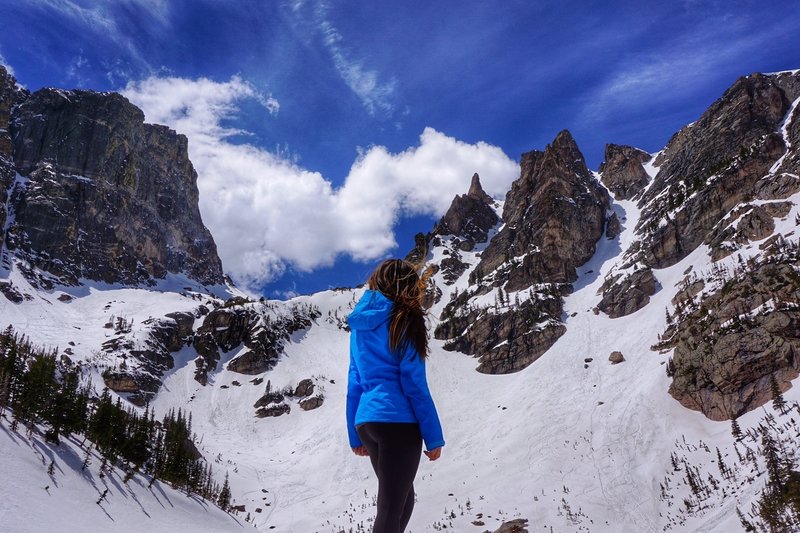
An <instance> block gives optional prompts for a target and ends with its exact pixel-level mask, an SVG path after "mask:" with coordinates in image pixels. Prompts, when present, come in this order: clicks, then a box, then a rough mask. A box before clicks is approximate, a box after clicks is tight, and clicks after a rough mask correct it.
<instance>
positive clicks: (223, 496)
mask: <svg viewBox="0 0 800 533" xmlns="http://www.w3.org/2000/svg"><path fill="white" fill-rule="evenodd" d="M217 505H218V506H219V508H220V509H222V510H223V511H227V510H228V509H229V508H230V505H231V486H230V484H229V483H228V473H227V472H226V473H225V483H223V484H222V490H221V491H219V496H218V497H217Z"/></svg>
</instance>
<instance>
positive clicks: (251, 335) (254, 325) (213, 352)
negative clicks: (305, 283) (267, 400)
mask: <svg viewBox="0 0 800 533" xmlns="http://www.w3.org/2000/svg"><path fill="white" fill-rule="evenodd" d="M270 305H271V304H260V303H259V304H255V303H254V304H249V303H248V304H242V305H232V306H230V307H223V308H220V309H215V310H214V311H211V312H210V313H209V314H208V315H206V317H205V318H204V320H203V324H202V326H200V327H199V328H198V329H197V334H196V335H195V338H194V346H195V349H196V350H197V353H198V354H199V355H200V357H198V358H197V359H196V360H195V364H196V365H197V370H196V372H195V379H196V380H197V381H198V382H199V383H201V384H203V385H205V384H206V383H207V381H208V373H209V372H210V371H212V370H214V369H215V368H216V367H217V363H218V362H219V358H220V350H221V351H222V352H229V351H231V350H233V349H234V348H236V347H238V346H240V345H244V346H245V347H246V348H247V350H246V351H244V352H243V353H241V354H239V355H237V356H236V357H235V358H233V359H232V360H231V361H230V362H229V363H228V365H227V367H226V368H227V369H228V370H231V371H233V372H239V373H240V374H249V375H252V374H260V373H262V372H266V371H267V370H269V369H270V368H272V367H273V366H274V365H275V363H277V361H278V357H279V355H280V353H281V351H282V350H283V346H284V343H285V342H286V341H288V340H289V338H290V335H291V334H292V333H294V332H296V331H300V330H302V329H305V328H308V327H310V326H311V323H312V320H314V319H316V318H318V317H319V316H320V313H319V310H318V309H317V308H316V307H313V306H310V305H295V306H290V307H289V308H288V309H286V310H285V311H284V310H279V309H278V308H273V307H270Z"/></svg>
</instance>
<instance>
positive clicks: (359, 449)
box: [353, 444, 369, 457]
mask: <svg viewBox="0 0 800 533" xmlns="http://www.w3.org/2000/svg"><path fill="white" fill-rule="evenodd" d="M353 453H354V454H356V455H358V456H359V457H367V456H369V452H368V451H367V447H366V446H364V445H363V444H362V445H361V446H356V447H355V448H353Z"/></svg>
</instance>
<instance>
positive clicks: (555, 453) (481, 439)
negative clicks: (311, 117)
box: [0, 195, 800, 533]
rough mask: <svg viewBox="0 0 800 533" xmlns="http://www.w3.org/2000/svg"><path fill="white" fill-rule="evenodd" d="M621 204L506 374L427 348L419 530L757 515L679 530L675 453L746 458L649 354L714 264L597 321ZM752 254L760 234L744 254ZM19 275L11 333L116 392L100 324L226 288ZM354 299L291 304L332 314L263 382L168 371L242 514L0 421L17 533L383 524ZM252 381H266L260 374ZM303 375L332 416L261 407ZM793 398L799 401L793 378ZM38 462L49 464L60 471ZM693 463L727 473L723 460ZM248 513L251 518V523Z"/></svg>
mask: <svg viewBox="0 0 800 533" xmlns="http://www.w3.org/2000/svg"><path fill="white" fill-rule="evenodd" d="M790 200H791V201H792V202H793V203H794V204H795V206H794V207H793V209H792V211H791V212H790V214H789V215H788V216H787V217H786V218H785V219H783V220H778V221H776V223H777V228H776V231H777V232H781V233H784V234H787V235H788V234H790V233H791V232H792V231H794V230H795V229H796V228H795V226H794V223H793V220H794V217H795V216H796V215H797V214H798V212H800V211H799V210H798V204H800V195H795V196H794V197H792V198H790ZM614 209H615V210H616V211H617V215H618V217H619V219H620V220H621V221H622V224H623V233H622V235H621V236H620V237H619V239H618V240H615V241H608V240H605V239H602V240H601V241H600V242H599V243H598V249H597V252H596V254H595V256H594V257H593V259H592V260H591V261H590V262H589V263H587V264H585V265H583V266H582V267H581V268H580V269H579V274H580V278H579V280H578V281H577V282H576V283H575V287H576V290H575V292H574V293H573V294H571V295H570V296H568V297H567V298H566V299H565V316H564V320H565V323H566V326H567V332H566V334H565V335H563V336H562V337H561V338H560V339H559V340H558V341H557V342H556V344H555V345H554V346H553V347H552V348H551V349H550V350H549V351H548V352H547V353H546V354H545V355H544V356H543V357H541V358H540V359H539V360H537V361H536V362H535V363H534V364H532V365H531V366H529V367H528V368H526V369H524V370H522V371H521V372H518V373H515V374H511V375H484V374H479V373H478V372H476V371H475V370H474V369H475V366H476V362H475V360H473V359H472V358H470V357H467V356H465V355H463V354H459V353H453V352H448V351H445V350H443V349H442V343H441V342H440V341H436V340H432V341H431V351H432V354H431V357H430V359H429V362H428V379H429V383H430V388H431V391H432V394H433V396H434V399H435V401H436V403H437V406H438V409H439V414H440V417H441V420H442V425H443V427H444V431H445V439H446V440H447V445H446V446H445V448H444V450H443V454H442V458H441V459H440V460H439V461H437V462H429V461H428V460H427V459H425V457H423V458H422V462H421V464H420V469H419V473H418V475H417V480H416V483H415V490H416V493H417V506H416V509H415V512H414V515H413V517H412V519H411V523H410V525H409V531H412V532H415V533H421V532H429V531H441V530H443V529H444V528H445V526H446V530H448V531H457V532H462V531H466V532H469V531H476V532H483V531H486V530H490V531H492V530H494V529H495V528H496V527H497V526H499V525H500V524H501V523H502V522H503V521H507V520H510V519H514V518H526V519H528V520H529V521H530V530H531V531H549V530H550V528H552V530H553V531H593V532H631V533H634V532H636V533H638V532H646V531H647V532H650V531H652V532H655V531H662V530H664V529H665V528H666V529H669V530H671V531H719V532H727V531H734V530H738V529H740V527H741V526H740V523H739V520H738V518H737V516H736V513H735V508H736V506H739V507H740V508H741V509H743V510H749V509H750V505H751V502H752V501H755V499H756V498H757V496H758V489H759V487H760V485H759V484H758V483H755V484H752V485H751V486H746V487H744V488H742V490H741V491H740V492H738V493H737V494H736V496H735V497H733V498H728V499H725V500H720V501H719V502H717V503H710V504H709V506H708V508H706V509H705V510H703V511H701V512H699V513H695V514H692V515H690V516H684V517H683V519H682V520H681V521H680V522H675V521H674V518H675V516H676V515H677V513H676V505H675V504H673V503H670V501H669V500H665V499H664V498H663V497H661V488H660V484H661V483H662V482H663V481H664V478H665V475H666V474H667V473H668V472H670V471H671V465H670V456H671V454H672V453H673V451H675V450H676V445H680V446H683V444H681V443H684V442H686V443H699V442H702V443H704V444H705V445H707V446H708V447H709V448H710V449H711V450H712V451H713V450H714V449H715V448H716V447H719V448H720V450H722V452H723V453H724V454H726V456H727V455H728V454H733V451H732V450H733V448H732V445H733V439H732V437H731V425H730V423H729V422H713V421H710V420H708V419H706V418H705V417H704V416H703V415H701V414H700V413H697V412H693V411H689V410H687V409H685V408H683V407H682V406H681V405H680V404H679V403H678V402H676V401H675V400H673V399H672V398H671V397H670V396H669V395H668V394H667V389H668V386H669V378H668V377H667V376H666V373H665V366H664V364H665V362H666V361H667V359H668V357H669V355H670V354H669V353H657V352H654V351H651V350H650V346H651V345H653V344H654V343H655V342H656V341H657V337H658V334H659V333H661V332H662V331H663V330H664V327H665V309H668V308H669V309H671V304H670V299H671V298H672V296H673V295H674V294H675V292H676V291H677V288H676V285H677V284H678V283H679V281H680V280H681V279H682V278H683V277H684V272H686V271H687V270H688V269H689V268H690V267H691V268H692V269H694V270H695V271H698V272H702V271H705V270H708V269H709V268H710V259H709V256H708V250H707V249H706V248H705V247H700V248H698V249H697V250H695V251H694V252H693V253H692V254H691V255H689V256H688V257H687V258H686V259H684V260H683V261H681V262H680V263H678V264H676V265H674V266H673V267H670V268H667V269H662V270H657V271H655V275H656V277H657V279H658V282H659V284H660V287H661V288H660V290H659V291H658V292H657V293H656V294H655V295H654V296H653V297H652V299H651V302H650V304H649V305H647V306H646V307H645V308H643V309H642V310H640V311H639V312H637V313H634V314H632V315H629V316H627V317H623V318H618V319H610V318H608V317H606V316H605V315H603V314H599V315H596V314H595V313H594V312H593V308H594V306H595V305H597V302H598V301H599V299H600V296H599V295H598V294H597V291H598V289H599V287H600V285H601V284H602V282H603V277H604V275H605V274H606V273H607V272H608V271H609V270H610V269H611V268H612V267H613V265H614V264H615V263H616V262H617V261H618V260H619V259H620V257H621V254H622V252H623V251H624V250H625V249H626V248H627V246H628V244H629V243H630V242H632V240H633V228H634V227H635V225H636V222H637V219H638V210H637V209H636V207H635V206H634V204H633V203H632V202H616V203H615V204H614ZM795 238H796V237H795ZM479 250H480V249H478V250H477V251H479ZM436 253H437V252H436V251H434V257H435V256H436ZM755 253H758V243H753V244H751V245H750V246H749V248H747V249H745V250H743V254H755ZM463 257H464V258H465V259H468V260H469V261H470V262H471V264H472V266H474V264H476V263H477V261H478V260H479V258H478V257H477V256H476V255H475V254H473V255H472V256H471V258H470V255H469V254H466V253H465V254H463ZM734 260H735V256H731V257H729V258H727V259H726V260H724V261H734ZM472 266H470V268H469V269H467V271H466V272H464V274H463V275H462V277H461V278H459V280H457V281H456V283H455V284H454V285H452V286H449V287H448V286H445V285H444V284H443V280H442V279H441V277H439V276H440V274H438V275H437V277H435V278H434V280H435V281H436V282H437V285H438V286H439V287H440V288H442V289H443V291H444V292H445V293H444V295H443V297H442V300H441V302H440V303H439V304H438V305H437V306H435V307H434V308H433V310H432V311H433V312H432V315H431V330H432V329H433V327H435V324H436V320H437V318H436V313H438V312H439V311H440V310H441V308H442V307H443V305H444V304H445V303H446V302H447V301H448V299H449V296H450V293H449V292H448V291H452V290H453V289H454V288H458V290H463V288H464V287H465V286H466V283H467V281H466V280H467V278H468V276H469V272H470V270H471V269H472ZM9 275H10V277H11V279H12V280H13V281H14V283H15V285H17V286H18V287H22V288H24V289H26V292H30V293H31V294H36V295H37V297H36V299H34V300H32V301H24V302H22V303H20V304H13V303H11V302H10V301H8V300H6V299H5V298H0V316H2V318H3V320H2V325H5V324H7V323H11V324H13V325H14V327H15V328H18V329H19V331H20V332H24V333H25V334H26V335H28V336H29V337H30V338H31V340H32V341H33V342H34V343H38V344H42V345H48V346H59V347H60V348H62V349H63V348H64V347H65V346H66V345H67V344H66V343H67V342H68V341H70V340H71V341H73V342H75V346H74V348H73V353H74V355H73V356H72V357H73V358H75V359H83V360H86V361H88V362H93V363H98V365H100V366H99V367H98V369H94V370H93V372H94V377H93V382H94V383H95V384H96V385H98V384H101V383H102V380H101V379H100V378H99V372H100V370H99V368H100V367H101V366H102V364H103V363H104V361H103V357H102V355H98V353H97V348H98V347H99V345H100V344H101V343H102V342H103V340H104V336H105V335H106V334H107V333H108V330H107V329H104V328H103V324H104V323H105V322H107V320H108V318H109V316H110V315H112V314H114V315H116V316H124V317H126V318H129V319H132V320H133V321H134V324H138V323H140V322H141V321H142V320H145V319H146V318H148V317H151V316H152V317H161V316H163V315H164V314H165V313H168V312H172V311H181V310H184V311H189V310H191V309H193V308H195V307H197V306H198V305H199V304H200V303H202V302H204V301H207V300H208V299H210V298H212V297H211V296H203V297H200V296H198V293H195V295H194V298H193V297H192V294H191V293H189V292H184V293H183V294H181V293H180V292H170V291H150V290H144V289H130V288H128V289H125V288H97V287H91V288H87V289H85V290H83V291H82V292H80V293H79V294H75V296H76V298H75V299H74V300H73V301H71V302H66V303H65V302H61V301H58V300H57V296H58V295H59V294H60V291H53V292H52V293H47V292H42V291H39V292H36V291H35V290H34V289H33V288H30V287H29V286H26V284H27V282H26V281H25V280H24V278H23V277H22V276H20V275H19V272H18V271H17V270H14V271H12V272H11V273H9ZM360 294H361V291H360V290H337V291H327V292H322V293H318V294H315V295H311V296H301V297H298V298H295V299H293V300H291V302H310V303H313V304H314V305H316V306H318V307H319V309H320V311H321V313H322V316H321V317H320V318H318V319H317V320H316V321H315V323H314V325H312V326H311V327H310V328H308V329H307V330H304V331H301V332H297V333H295V334H294V335H293V337H292V339H291V341H290V342H289V343H287V345H286V347H285V353H284V354H283V355H282V358H281V360H280V362H279V363H278V365H277V366H276V367H275V368H274V369H273V370H271V371H269V372H266V373H264V374H262V375H260V376H244V375H241V374H237V373H234V372H230V371H228V370H225V369H224V366H225V364H226V363H227V362H228V361H229V360H231V359H232V358H233V357H234V356H235V355H237V354H238V352H237V351H236V350H234V351H232V352H229V353H228V354H224V355H223V357H222V359H221V361H220V365H219V366H218V369H217V371H216V372H214V373H211V374H210V376H209V378H210V379H209V384H208V385H207V386H205V387H203V386H201V385H200V384H198V383H197V382H196V381H195V380H194V378H193V376H194V370H195V365H194V363H193V359H194V352H193V350H192V349H190V348H186V349H184V350H182V351H181V352H178V353H177V354H174V355H175V359H176V368H175V369H174V370H173V371H171V372H169V373H168V374H167V375H166V376H165V378H164V385H163V387H162V389H161V391H160V392H159V393H158V395H157V396H156V398H155V400H154V402H153V407H154V408H155V410H156V416H157V418H159V417H160V416H162V415H163V414H164V413H166V412H167V411H168V410H170V409H172V408H174V407H182V408H184V409H188V410H189V411H190V412H191V413H192V415H193V422H194V431H195V432H196V433H197V436H198V439H199V441H200V449H201V451H202V453H203V455H204V456H205V458H206V459H207V460H208V461H210V462H211V463H212V466H213V468H214V472H215V476H216V479H217V480H219V481H221V480H222V479H223V478H224V472H225V471H227V472H228V473H229V474H230V482H231V488H232V492H233V501H234V504H236V505H244V506H245V511H244V512H241V513H238V514H237V515H235V516H231V515H226V514H225V513H223V512H222V511H220V510H219V509H216V508H214V507H213V506H210V505H208V504H207V503H205V502H201V501H198V500H196V499H193V498H191V497H187V496H186V495H185V494H182V493H178V492H175V491H171V489H169V488H168V487H165V486H164V485H156V487H159V488H156V489H154V490H152V491H151V490H148V489H147V487H146V482H145V480H142V479H140V478H135V479H134V480H133V481H131V482H130V483H129V485H130V487H132V488H126V487H124V486H123V485H122V483H121V482H120V481H119V479H118V478H117V477H115V476H109V477H110V478H111V479H106V480H105V481H104V482H101V481H100V480H99V479H98V478H97V475H96V473H93V474H91V475H82V474H81V472H80V463H81V462H82V457H81V454H80V453H79V452H78V451H77V447H76V444H75V442H67V443H66V444H64V445H62V448H61V449H56V450H55V451H53V449H52V448H50V447H47V446H43V445H42V444H41V439H39V438H36V437H34V438H33V440H31V439H27V438H25V437H24V435H21V434H13V433H10V432H9V430H8V423H7V422H5V421H4V422H3V424H2V429H3V430H2V433H0V446H2V471H3V473H4V475H3V479H4V483H2V484H0V487H2V488H0V491H2V492H0V496H1V497H0V522H2V524H3V530H4V531H54V530H60V531H87V530H92V531H128V530H137V531H140V530H143V529H145V530H152V531H183V530H184V529H185V530H186V531H189V530H192V531H227V530H229V529H230V530H241V529H245V530H248V529H249V528H250V527H251V524H252V525H254V526H255V527H256V528H257V529H258V530H260V531H279V532H290V533H291V532H309V533H310V532H339V531H348V532H349V531H351V530H352V531H369V528H370V520H371V518H372V517H373V516H374V504H375V496H376V489H377V487H376V481H375V478H374V476H373V474H372V472H371V468H370V465H369V461H368V460H366V459H365V458H360V457H357V456H355V455H354V454H352V453H351V452H350V450H349V448H348V445H347V435H346V429H345V417H344V412H345V394H346V380H347V368H348V334H347V332H346V331H345V330H343V329H342V328H341V327H340V325H341V320H342V319H343V318H344V317H345V316H346V315H347V313H348V312H349V310H350V309H352V307H353V305H354V304H355V302H356V301H357V299H358V297H359V296H360ZM134 327H135V326H134ZM616 350H618V351H621V352H622V353H623V354H624V357H625V362H623V363H621V364H617V365H612V364H611V363H610V362H609V361H608V357H609V354H610V353H611V352H612V351H616ZM108 362H109V361H105V363H108ZM256 378H263V382H262V383H259V384H257V385H256V384H254V381H257V379H256ZM304 378H311V379H313V381H314V383H315V386H316V388H317V390H316V391H315V392H316V393H320V392H321V393H322V394H323V395H324V403H323V405H322V406H321V407H319V408H317V409H315V410H311V411H304V410H302V409H301V408H300V407H299V405H298V404H297V402H296V401H293V400H288V403H289V405H290V407H291V412H290V413H289V414H286V415H283V416H279V417H276V418H263V419H259V418H256V417H255V416H254V414H255V409H254V407H253V404H254V403H255V402H256V400H258V399H259V398H260V397H261V395H262V394H263V393H264V390H265V386H266V382H267V381H269V382H270V383H271V386H272V390H281V389H283V388H285V387H294V386H296V385H297V383H298V382H299V381H300V380H302V379H304ZM234 381H235V382H237V383H238V385H237V384H236V383H234ZM98 387H99V385H98ZM786 399H787V400H788V401H789V402H792V401H795V400H800V393H798V390H797V387H795V388H793V389H791V390H790V391H789V392H788V393H787V394H786ZM767 409H768V410H769V409H770V408H769V406H767ZM763 414H764V410H756V411H754V412H751V413H749V414H747V415H745V416H743V417H742V418H740V420H739V422H740V424H741V426H742V429H743V430H745V431H746V429H747V428H748V427H751V426H754V425H756V424H757V422H758V420H759V419H760V418H761V417H762V416H763ZM21 431H22V432H24V430H21ZM686 446H688V445H686ZM41 454H44V455H45V456H49V455H53V456H54V457H55V460H56V472H57V473H56V475H55V476H54V478H52V479H50V478H49V476H48V475H47V473H46V469H47V464H45V463H47V459H44V460H43V459H41V458H40V455H41ZM95 466H96V465H95ZM699 466H700V467H701V468H708V469H709V472H711V471H712V470H713V471H714V472H716V470H715V469H716V466H715V465H714V464H713V463H712V462H708V463H707V464H706V465H703V464H702V463H701V464H699ZM93 472H96V471H93ZM47 485H49V489H48V490H45V489H44V487H45V486H47ZM103 485H108V486H109V489H110V495H109V497H108V500H107V501H106V502H104V503H103V504H102V505H98V504H96V500H97V499H98V498H99V494H101V491H100V489H102V487H103ZM671 490H672V493H671V499H672V500H675V501H677V502H680V501H681V499H682V498H683V497H684V496H685V495H688V488H687V487H685V486H680V484H678V485H677V486H675V487H673V488H672V489H671ZM43 506H44V507H43ZM248 515H249V519H250V523H248V522H246V521H245V518H247V517H248ZM151 521H152V522H151ZM673 522H674V523H673ZM475 524H477V525H475ZM182 528H183V529H182Z"/></svg>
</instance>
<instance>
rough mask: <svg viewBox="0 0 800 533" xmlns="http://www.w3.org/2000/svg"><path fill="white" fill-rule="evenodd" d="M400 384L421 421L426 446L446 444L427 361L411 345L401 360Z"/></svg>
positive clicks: (429, 447) (434, 446) (435, 446)
mask: <svg viewBox="0 0 800 533" xmlns="http://www.w3.org/2000/svg"><path fill="white" fill-rule="evenodd" d="M400 384H401V386H402V387H403V393H404V394H405V395H406V397H407V398H408V399H409V401H410V403H411V408H412V409H413V410H414V415H415V416H416V417H417V422H419V428H420V431H421V432H422V438H423V440H424V441H425V448H426V449H428V450H429V451H430V450H433V449H435V448H438V447H440V446H444V437H443V436H442V425H441V424H440V423H439V415H438V414H437V413H436V406H435V405H434V404H433V398H431V393H430V390H428V380H427V378H426V376H425V362H424V361H423V360H422V358H421V357H419V356H418V355H417V352H416V350H414V349H413V348H411V347H410V348H409V349H408V350H407V352H406V354H405V356H404V357H403V359H402V360H401V361H400Z"/></svg>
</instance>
